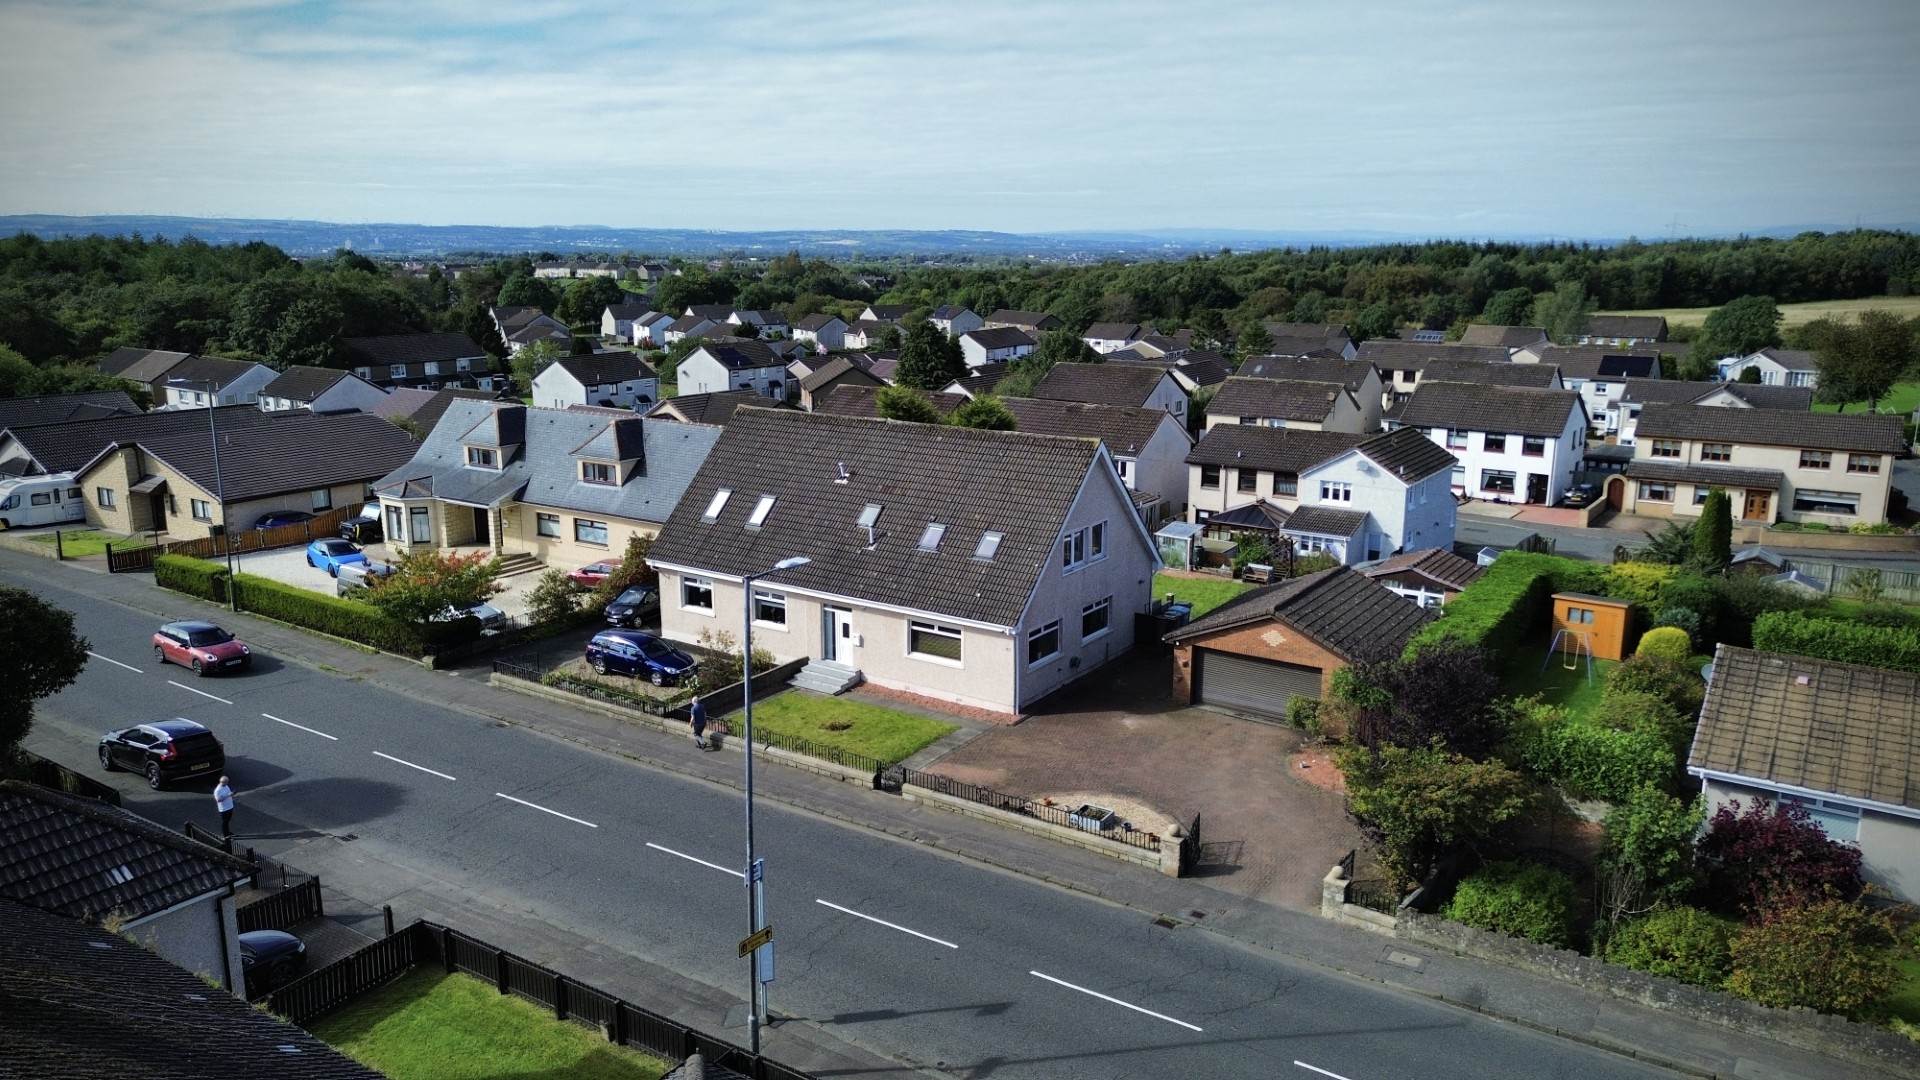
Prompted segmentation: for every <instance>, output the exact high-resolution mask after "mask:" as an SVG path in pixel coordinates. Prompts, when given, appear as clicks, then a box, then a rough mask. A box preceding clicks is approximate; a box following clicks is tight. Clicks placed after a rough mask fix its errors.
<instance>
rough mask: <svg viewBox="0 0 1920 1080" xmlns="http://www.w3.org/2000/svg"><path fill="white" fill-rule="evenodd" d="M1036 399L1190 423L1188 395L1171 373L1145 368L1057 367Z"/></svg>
mask: <svg viewBox="0 0 1920 1080" xmlns="http://www.w3.org/2000/svg"><path fill="white" fill-rule="evenodd" d="M1033 396H1034V397H1037V398H1052V399H1054V400H1055V401H1085V402H1088V403H1090V404H1094V405H1127V406H1132V407H1138V408H1145V409H1160V410H1162V411H1164V412H1165V413H1167V415H1169V416H1171V417H1173V418H1174V419H1175V420H1178V421H1180V422H1181V423H1183V424H1184V423H1186V422H1187V404H1188V397H1187V391H1186V390H1185V388H1183V387H1182V386H1181V385H1180V380H1179V379H1177V378H1175V377H1174V375H1173V373H1172V372H1171V371H1168V370H1167V369H1165V368H1157V367H1149V366H1147V365H1144V364H1055V365H1053V369H1052V370H1051V371H1049V372H1047V374H1046V377H1045V378H1043V379H1041V380H1040V383H1039V385H1037V386H1035V387H1034V388H1033Z"/></svg>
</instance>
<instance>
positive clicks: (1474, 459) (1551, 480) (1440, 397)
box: [1398, 365, 1587, 506]
mask: <svg viewBox="0 0 1920 1080" xmlns="http://www.w3.org/2000/svg"><path fill="white" fill-rule="evenodd" d="M1516 366H1521V367H1525V366H1530V365H1516ZM1398 423H1399V424H1400V425H1403V426H1405V427H1411V428H1418V429H1420V430H1422V431H1425V432H1427V433H1428V434H1429V435H1430V436H1431V437H1432V439H1433V441H1434V442H1435V443H1436V444H1438V445H1440V446H1444V447H1445V448H1446V449H1447V451H1448V452H1449V453H1451V454H1453V455H1454V456H1455V457H1457V458H1459V459H1460V464H1459V465H1457V466H1455V468H1454V480H1453V486H1454V488H1456V489H1458V490H1459V491H1462V492H1464V493H1465V494H1466V495H1467V496H1469V497H1470V498H1475V499H1489V500H1492V501H1495V502H1525V503H1539V504H1544V505H1548V506H1551V505H1553V504H1555V503H1557V502H1559V501H1560V499H1561V498H1562V497H1563V496H1565V495H1566V493H1567V489H1568V488H1570V487H1572V486H1573V474H1574V472H1575V470H1577V469H1579V468H1580V467H1581V462H1582V460H1583V458H1584V456H1585V451H1586V445H1587V411H1586V408H1585V406H1583V405H1582V404H1581V401H1580V395H1579V394H1577V393H1574V392H1573V391H1571V390H1552V389H1544V388H1535V387H1524V386H1487V385H1483V384H1478V383H1456V382H1423V383H1421V384H1420V389H1419V390H1418V391H1417V392H1415V394H1414V395H1413V397H1412V398H1411V399H1409V400H1408V402H1407V404H1406V406H1405V408H1404V409H1403V410H1402V412H1401V414H1400V416H1399V419H1398Z"/></svg>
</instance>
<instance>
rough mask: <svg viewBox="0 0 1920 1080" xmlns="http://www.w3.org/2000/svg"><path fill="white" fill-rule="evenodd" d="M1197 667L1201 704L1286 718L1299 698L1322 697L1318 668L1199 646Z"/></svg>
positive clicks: (1197, 693)
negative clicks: (1289, 703) (1292, 704)
mask: <svg viewBox="0 0 1920 1080" xmlns="http://www.w3.org/2000/svg"><path fill="white" fill-rule="evenodd" d="M1194 668H1195V671H1194V676H1193V678H1194V697H1195V699H1196V700H1197V701H1198V702H1199V703H1200V704H1202V705H1219V706H1222V707H1224V708H1228V709H1236V710H1239V711H1242V712H1250V713H1257V714H1259V715H1261V716H1273V717H1284V716H1285V715H1286V713H1287V703H1288V702H1289V701H1292V700H1293V699H1294V698H1296V697H1303V698H1308V699H1311V700H1314V701H1318V700H1320V674H1321V672H1320V669H1319V668H1317V667H1308V666H1307V665H1305V664H1289V663H1286V662H1284V661H1280V660H1262V659H1260V658H1258V657H1253V656H1240V655H1236V654H1234V653H1227V652H1218V651H1215V650H1213V649H1196V650H1194Z"/></svg>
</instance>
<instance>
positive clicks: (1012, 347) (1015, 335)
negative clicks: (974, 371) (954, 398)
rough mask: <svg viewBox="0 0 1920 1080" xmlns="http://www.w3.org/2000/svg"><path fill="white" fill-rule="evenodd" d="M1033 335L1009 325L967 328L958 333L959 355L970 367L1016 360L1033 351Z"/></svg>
mask: <svg viewBox="0 0 1920 1080" xmlns="http://www.w3.org/2000/svg"><path fill="white" fill-rule="evenodd" d="M1033 347H1034V341H1033V337H1032V336H1031V335H1030V334H1028V333H1027V332H1026V331H1025V330H1015V329H1012V328H1010V327H995V328H993V329H980V330H969V331H967V332H966V333H964V334H961V335H960V355H961V356H962V357H963V358H965V360H966V362H967V366H968V367H970V368H977V367H981V366H983V365H986V364H1001V363H1007V362H1010V361H1013V360H1018V359H1020V358H1021V357H1023V356H1025V355H1027V354H1028V353H1030V352H1032V351H1033Z"/></svg>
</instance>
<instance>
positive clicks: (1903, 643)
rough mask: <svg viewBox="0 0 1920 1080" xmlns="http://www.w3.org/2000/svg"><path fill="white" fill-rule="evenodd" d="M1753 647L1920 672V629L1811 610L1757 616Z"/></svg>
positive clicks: (1776, 612)
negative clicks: (1869, 621)
mask: <svg viewBox="0 0 1920 1080" xmlns="http://www.w3.org/2000/svg"><path fill="white" fill-rule="evenodd" d="M1753 647H1754V648H1756V649H1761V650H1764V651H1766V652H1784V653H1796V654H1798V655H1800V656H1812V657H1816V658H1818V659H1821V660H1835V661H1839V662H1841V663H1846V664H1866V665H1869V666H1872V667H1888V668H1896V669H1898V670H1901V671H1916V672H1920V629H1914V628H1905V629H1902V628H1898V627H1883V626H1868V625H1864V624H1862V623H1859V622H1854V621H1851V620H1843V619H1838V618H1822V617H1820V616H1818V615H1815V614H1812V613H1809V612H1802V611H1769V612H1767V613H1766V614H1764V615H1762V616H1760V617H1759V618H1758V619H1755V620H1754V623H1753Z"/></svg>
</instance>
